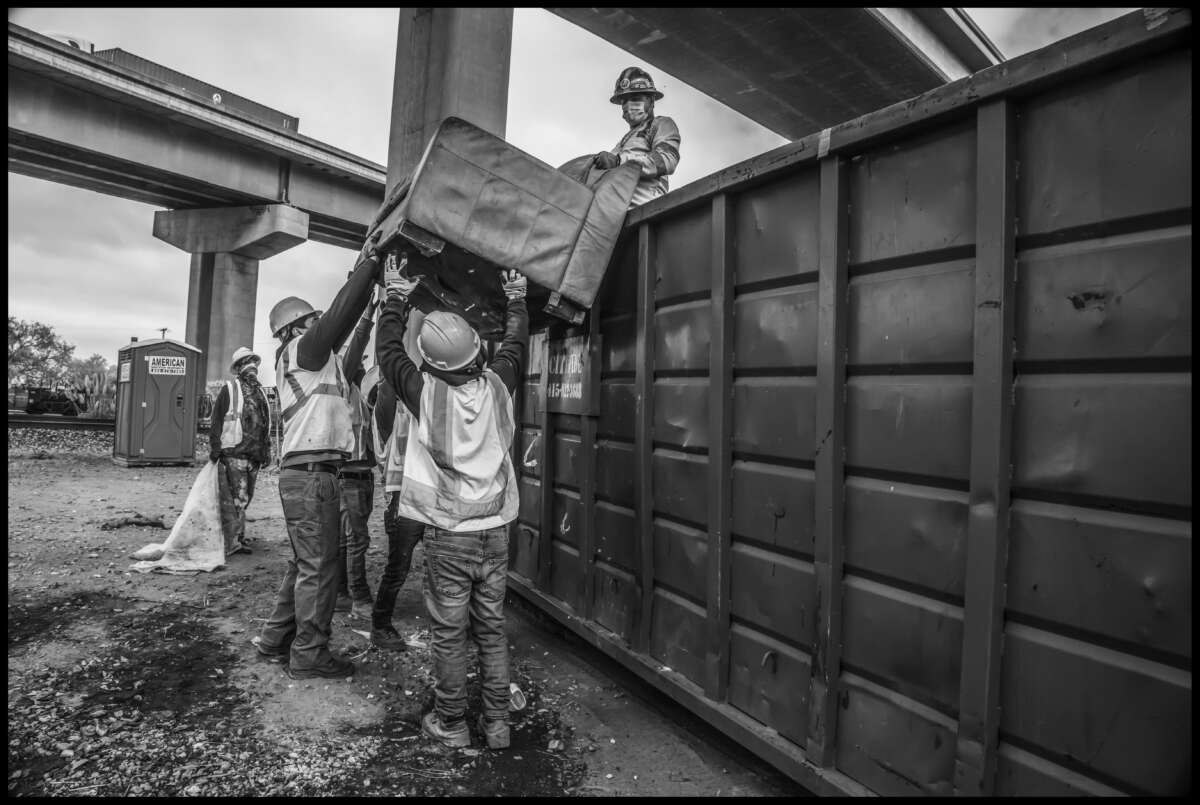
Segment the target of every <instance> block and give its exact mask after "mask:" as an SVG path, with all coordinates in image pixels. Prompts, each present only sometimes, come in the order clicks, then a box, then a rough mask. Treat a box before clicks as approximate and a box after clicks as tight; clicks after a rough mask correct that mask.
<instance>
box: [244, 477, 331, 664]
mask: <svg viewBox="0 0 1200 805" xmlns="http://www.w3.org/2000/svg"><path fill="white" fill-rule="evenodd" d="M341 497H342V495H341V485H340V484H339V483H338V479H337V476H336V475H334V474H333V473H331V472H305V471H304V470H294V469H288V468H287V467H284V468H283V469H282V470H280V472H279V499H280V500H281V501H282V502H283V516H284V519H285V520H286V521H287V530H288V537H289V538H290V539H291V542H292V558H291V559H289V560H288V564H287V572H286V573H285V574H284V577H283V583H282V584H280V585H279V592H278V593H277V594H276V596H275V610H274V611H273V612H272V613H271V616H270V617H269V618H268V619H267V622H266V624H264V625H263V628H262V632H261V633H260V638H261V642H262V644H263V645H265V646H267V647H268V648H282V647H284V646H286V645H287V644H288V642H289V641H290V642H291V644H292V651H291V663H292V667H293V668H297V669H308V668H314V667H319V666H323V665H327V664H328V663H329V661H330V659H331V658H332V655H331V654H330V653H329V647H328V646H329V634H330V631H331V628H332V622H333V605H334V603H335V600H336V598H337V569H338V540H339V536H338V535H339V533H340V526H341V520H340V518H339V510H340V504H341Z"/></svg>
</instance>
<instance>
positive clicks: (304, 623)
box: [258, 230, 380, 679]
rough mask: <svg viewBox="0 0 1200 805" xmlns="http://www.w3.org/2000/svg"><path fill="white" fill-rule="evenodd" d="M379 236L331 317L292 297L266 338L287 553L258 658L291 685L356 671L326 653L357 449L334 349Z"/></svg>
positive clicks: (363, 289)
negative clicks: (346, 469) (270, 344)
mask: <svg viewBox="0 0 1200 805" xmlns="http://www.w3.org/2000/svg"><path fill="white" fill-rule="evenodd" d="M379 234H380V233H379V231H378V230H375V231H373V232H372V233H371V234H370V237H368V239H367V242H366V244H365V245H364V246H363V250H362V253H361V254H360V255H359V259H358V261H357V263H356V265H355V268H354V270H353V271H352V272H351V273H350V278H349V279H348V280H347V281H346V284H345V285H343V286H342V289H341V290H340V291H338V293H337V296H335V297H334V299H333V302H331V303H330V305H329V311H328V312H327V313H325V314H324V315H321V312H320V311H318V310H314V309H313V307H312V305H310V304H308V303H307V302H305V301H304V300H303V299H299V298H297V297H294V296H289V297H287V298H286V299H283V300H281V301H280V302H278V303H277V304H276V305H275V307H274V308H272V310H271V317H270V320H271V331H272V333H273V334H274V335H275V337H276V338H278V339H279V340H280V342H281V345H280V347H279V350H278V351H277V352H276V355H275V358H276V366H275V377H276V385H277V388H278V390H279V391H278V393H279V406H280V414H281V418H282V420H283V446H282V449H281V453H282V458H281V460H280V472H279V498H280V500H281V501H282V503H283V516H284V519H285V520H286V521H287V529H288V537H289V539H290V540H291V544H292V556H291V557H290V558H289V559H288V564H287V571H286V572H285V574H284V578H283V582H282V584H280V587H279V592H278V593H277V594H276V597H275V608H274V611H273V612H272V613H271V615H270V617H269V618H268V619H267V622H266V623H265V624H264V625H263V628H262V631H261V632H260V633H259V640H258V651H259V653H260V654H261V655H262V656H264V657H266V658H267V659H269V660H274V661H283V660H285V659H286V660H290V663H289V665H288V666H287V673H288V675H289V676H291V677H292V678H293V679H305V678H311V677H324V678H330V679H336V678H345V677H347V676H350V675H351V674H353V673H354V664H353V663H351V662H349V661H347V660H345V659H342V658H338V657H335V656H333V654H331V653H330V651H329V647H328V644H329V635H330V630H331V628H332V622H333V607H334V603H335V600H336V598H337V586H338V579H337V571H338V545H339V543H340V541H341V540H340V533H341V517H340V509H341V486H340V484H339V483H338V477H337V476H338V470H339V469H340V468H341V465H342V464H343V463H344V462H345V461H346V459H348V458H349V457H350V455H351V451H352V450H353V449H354V430H353V425H352V421H351V414H350V403H349V401H348V392H347V388H346V378H345V375H344V373H343V371H342V363H341V361H339V360H338V358H337V355H335V354H334V352H335V350H336V349H338V347H340V346H341V344H342V343H343V342H345V340H346V338H347V336H349V335H350V331H351V329H352V328H353V327H354V322H355V319H356V318H357V317H358V315H359V314H360V312H361V311H362V310H363V308H364V307H365V306H366V304H367V301H368V299H369V298H370V296H371V291H372V283H373V282H374V281H375V280H376V279H377V278H378V276H379V261H378V259H377V257H376V255H375V244H376V243H377V242H378V238H379Z"/></svg>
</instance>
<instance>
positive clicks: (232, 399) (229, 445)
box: [208, 347, 271, 556]
mask: <svg viewBox="0 0 1200 805" xmlns="http://www.w3.org/2000/svg"><path fill="white" fill-rule="evenodd" d="M260 363H262V358H260V357H258V355H257V354H255V353H254V351H253V350H251V349H250V348H249V347H238V348H237V349H235V350H234V351H233V358H232V360H231V361H230V362H229V372H230V374H232V375H233V379H232V380H227V381H225V385H224V386H222V387H221V390H220V391H218V392H217V399H216V400H215V401H214V402H213V409H212V425H211V426H210V427H209V429H208V445H209V449H208V458H209V460H210V461H212V462H213V463H214V464H217V470H218V472H217V489H218V493H219V501H220V510H221V532H222V534H223V535H224V537H225V554H226V556H230V555H232V554H236V553H250V552H251V551H250V547H249V545H247V544H246V543H247V540H246V507H247V506H249V505H250V501H251V500H253V498H254V484H255V481H256V480H257V478H258V470H259V468H260V467H262V465H264V464H266V463H267V462H268V461H270V460H271V436H270V432H271V407H270V404H269V403H268V402H267V393H266V391H265V390H264V389H263V387H262V384H261V383H259V382H258V365H259V364H260Z"/></svg>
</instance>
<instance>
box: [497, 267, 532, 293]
mask: <svg viewBox="0 0 1200 805" xmlns="http://www.w3.org/2000/svg"><path fill="white" fill-rule="evenodd" d="M528 285H529V280H527V279H525V275H524V274H522V273H521V272H520V271H515V270H508V269H506V270H505V271H504V281H503V282H502V283H501V286H500V287H502V288H503V289H504V295H505V296H506V297H508V298H509V300H517V299H524V298H525V290H526V288H527V287H528Z"/></svg>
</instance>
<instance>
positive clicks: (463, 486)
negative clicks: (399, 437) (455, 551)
mask: <svg viewBox="0 0 1200 805" xmlns="http://www.w3.org/2000/svg"><path fill="white" fill-rule="evenodd" d="M422 376H423V378H424V380H425V386H424V388H423V389H422V390H421V406H420V412H421V416H420V417H419V418H414V419H410V422H409V426H408V445H407V448H406V450H405V454H404V480H403V484H402V485H401V488H400V502H399V506H398V508H397V512H398V513H399V514H401V515H403V516H405V517H409V518H411V519H413V520H417V521H419V522H422V523H427V524H429V525H434V526H437V527H438V528H443V529H445V530H447V531H482V530H483V529H485V528H495V527H496V526H501V525H505V524H506V523H511V522H512V521H513V520H515V519H516V518H517V511H518V506H519V503H520V500H519V497H518V490H517V479H516V474H515V473H514V472H513V465H512V457H511V456H510V455H509V448H510V447H511V445H512V439H513V433H514V431H515V427H514V423H513V401H512V397H511V396H510V395H509V393H508V389H506V388H505V387H504V381H502V380H501V379H500V376H499V375H497V374H496V373H495V372H493V371H491V370H485V371H484V372H483V375H482V376H481V377H477V378H475V379H473V380H470V381H468V382H466V383H464V384H463V385H461V386H451V385H449V384H448V383H446V382H444V381H442V380H439V379H437V378H435V377H433V376H432V375H430V374H428V373H422Z"/></svg>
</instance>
